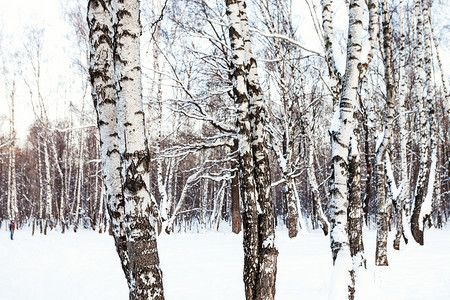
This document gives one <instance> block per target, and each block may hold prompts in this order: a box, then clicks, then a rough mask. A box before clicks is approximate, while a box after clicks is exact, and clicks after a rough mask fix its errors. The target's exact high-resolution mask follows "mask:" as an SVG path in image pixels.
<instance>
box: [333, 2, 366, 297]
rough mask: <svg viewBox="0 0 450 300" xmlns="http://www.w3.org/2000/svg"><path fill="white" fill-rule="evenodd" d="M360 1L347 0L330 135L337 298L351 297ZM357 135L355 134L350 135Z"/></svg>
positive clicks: (335, 294) (335, 293) (360, 19)
mask: <svg viewBox="0 0 450 300" xmlns="http://www.w3.org/2000/svg"><path fill="white" fill-rule="evenodd" d="M362 6H363V1H361V0H353V1H351V2H350V11H349V27H348V28H349V29H348V41H347V62H346V68H345V76H344V83H343V87H342V92H341V98H340V101H339V104H338V105H336V106H335V113H334V117H333V122H332V125H331V128H330V135H331V167H332V175H331V187H330V194H331V203H330V211H331V222H330V223H331V232H330V238H331V252H332V258H333V265H334V268H333V272H334V273H335V276H339V278H342V280H339V284H337V282H336V283H335V284H334V285H333V286H332V287H331V291H330V295H331V296H332V297H334V298H336V299H344V298H349V299H353V298H354V293H355V286H354V270H353V269H352V261H351V253H350V247H349V239H348V234H347V207H348V198H347V197H348V187H347V178H348V163H349V162H348V157H349V145H350V137H351V136H352V132H353V126H354V125H353V122H354V120H353V116H354V109H355V107H356V96H357V95H356V89H357V86H358V77H359V71H358V65H359V63H360V60H361V47H362V18H363V7H362ZM353 138H356V137H353Z"/></svg>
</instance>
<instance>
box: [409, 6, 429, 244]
mask: <svg viewBox="0 0 450 300" xmlns="http://www.w3.org/2000/svg"><path fill="white" fill-rule="evenodd" d="M422 17H423V15H422V12H421V0H417V1H415V2H414V19H415V21H416V32H415V44H414V60H415V61H414V65H415V67H416V69H417V71H416V72H415V94H416V95H415V100H416V105H417V107H418V114H419V118H418V119H419V125H418V127H419V128H418V131H419V136H420V138H419V174H418V175H417V181H416V188H415V192H414V208H413V212H412V215H411V233H412V235H413V237H414V240H415V241H416V242H417V243H419V244H421V245H423V219H421V218H420V217H421V207H422V203H423V201H424V198H425V195H426V183H427V180H426V179H427V175H428V171H429V169H428V154H429V140H428V134H429V131H428V127H427V125H428V122H427V121H428V120H427V117H426V111H425V97H426V95H424V80H426V78H425V76H426V74H425V70H424V65H423V64H424V61H423V59H424V57H423V54H424V45H423V41H424V38H423V31H424V30H423V21H422Z"/></svg>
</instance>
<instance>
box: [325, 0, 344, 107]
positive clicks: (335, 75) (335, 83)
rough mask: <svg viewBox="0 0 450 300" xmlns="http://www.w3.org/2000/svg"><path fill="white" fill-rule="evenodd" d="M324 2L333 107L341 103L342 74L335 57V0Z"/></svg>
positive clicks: (327, 59) (326, 45)
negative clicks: (333, 7) (333, 6)
mask: <svg viewBox="0 0 450 300" xmlns="http://www.w3.org/2000/svg"><path fill="white" fill-rule="evenodd" d="M321 4H322V30H323V36H324V42H325V45H324V46H325V54H326V62H327V65H328V74H329V77H330V80H331V83H330V85H331V91H332V93H333V95H332V98H333V107H335V106H336V105H338V104H339V103H338V102H339V95H340V91H341V74H339V71H338V68H337V66H336V60H335V58H334V50H333V40H334V32H333V9H332V5H333V0H321Z"/></svg>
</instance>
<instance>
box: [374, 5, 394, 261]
mask: <svg viewBox="0 0 450 300" xmlns="http://www.w3.org/2000/svg"><path fill="white" fill-rule="evenodd" d="M382 12H383V23H382V27H383V49H384V68H385V72H384V74H385V85H386V106H387V114H386V116H385V120H384V125H383V129H384V130H383V132H382V133H380V134H381V136H379V137H378V139H379V141H378V145H377V148H376V150H375V151H376V166H375V168H376V169H375V170H376V185H377V186H376V188H377V200H378V201H377V202H378V210H377V246H376V253H375V264H376V265H377V266H387V265H388V259H387V238H388V203H387V200H386V172H385V160H386V153H387V151H388V150H389V148H390V146H391V136H392V128H393V119H394V80H393V68H392V52H391V47H390V44H391V29H390V23H389V22H390V19H389V7H388V4H387V1H386V0H383V2H382Z"/></svg>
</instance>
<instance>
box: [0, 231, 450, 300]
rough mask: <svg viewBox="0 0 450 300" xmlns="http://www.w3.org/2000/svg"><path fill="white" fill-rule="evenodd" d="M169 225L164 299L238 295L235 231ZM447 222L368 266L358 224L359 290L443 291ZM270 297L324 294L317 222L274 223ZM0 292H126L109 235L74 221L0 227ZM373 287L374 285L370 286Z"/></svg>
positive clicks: (436, 294)
mask: <svg viewBox="0 0 450 300" xmlns="http://www.w3.org/2000/svg"><path fill="white" fill-rule="evenodd" d="M221 230H222V231H224V232H207V233H205V234H196V233H177V234H172V235H162V236H160V237H159V238H158V247H159V253H160V259H161V268H162V270H163V277H164V292H165V296H166V299H168V300H177V299H179V300H189V299H218V300H220V299H233V300H239V299H244V284H243V281H242V267H243V250H242V233H241V234H239V235H235V234H233V233H231V230H230V229H229V228H228V227H226V226H222V224H221ZM449 231H450V229H446V230H434V229H431V230H426V232H425V246H418V245H415V244H414V243H410V245H408V246H406V247H402V248H401V250H400V251H395V250H393V249H392V246H391V245H392V239H393V238H394V235H395V232H394V231H393V232H391V233H390V240H389V246H388V257H389V263H390V266H389V267H375V266H374V257H375V234H376V232H375V231H365V232H364V242H365V244H364V245H365V249H366V252H365V254H366V258H367V267H368V270H367V274H366V276H367V278H366V280H364V281H366V283H365V284H364V288H363V287H361V290H364V291H360V292H364V294H365V295H366V296H365V297H364V299H370V298H366V297H367V295H370V296H371V297H372V298H374V299H383V300H388V299H396V300H400V299H427V300H428V299H430V300H433V299H448V296H449V295H450V276H449V275H448V274H449V271H450V255H449V253H450V234H449ZM275 243H276V246H277V248H278V250H279V256H278V274H277V292H276V299H279V300H289V299H300V298H301V299H327V298H328V291H329V289H330V286H331V284H330V279H331V278H332V277H331V276H332V261H331V251H330V248H329V237H326V236H323V234H322V231H321V230H315V231H312V232H309V233H308V234H301V235H299V237H297V238H294V239H289V238H288V235H287V231H286V230H278V231H277V234H276V240H275ZM0 270H2V272H0V299H11V300H19V299H20V300H21V299H37V300H38V299H50V300H51V299H67V300H70V299H88V300H89V299H111V300H114V299H117V300H119V299H127V298H128V289H127V285H126V280H125V278H124V276H123V273H122V270H121V267H120V262H119V258H118V256H117V254H116V252H115V247H114V241H113V239H112V237H111V236H109V235H108V234H98V233H96V232H92V231H87V230H84V229H81V228H80V229H79V231H78V233H73V232H71V231H69V232H67V233H66V234H61V233H59V232H57V231H55V230H53V231H51V232H49V234H48V235H47V236H44V235H40V234H35V236H31V230H30V229H29V228H25V229H22V230H18V231H16V234H15V240H14V241H10V240H9V232H7V231H6V230H5V226H4V225H3V226H2V227H1V230H0ZM375 288H376V290H375Z"/></svg>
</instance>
